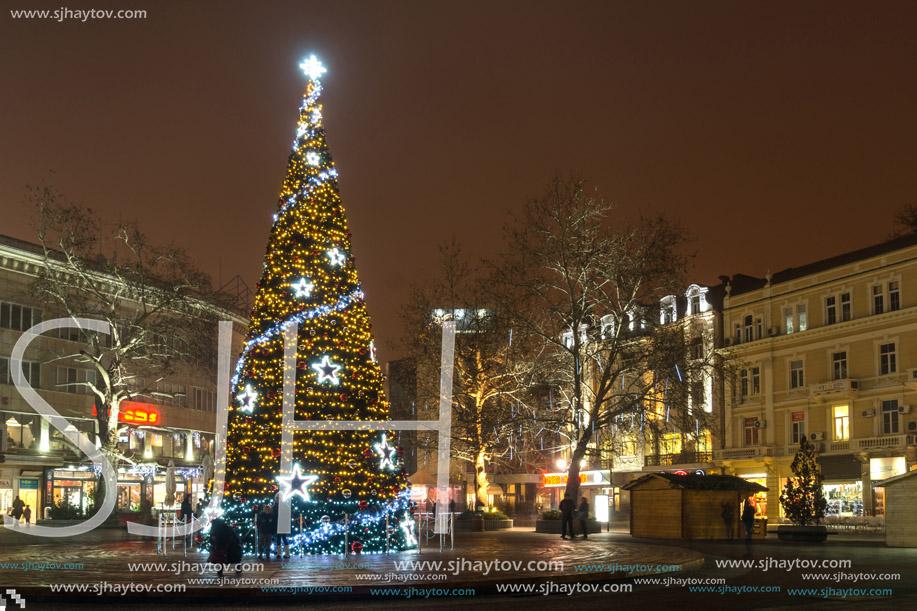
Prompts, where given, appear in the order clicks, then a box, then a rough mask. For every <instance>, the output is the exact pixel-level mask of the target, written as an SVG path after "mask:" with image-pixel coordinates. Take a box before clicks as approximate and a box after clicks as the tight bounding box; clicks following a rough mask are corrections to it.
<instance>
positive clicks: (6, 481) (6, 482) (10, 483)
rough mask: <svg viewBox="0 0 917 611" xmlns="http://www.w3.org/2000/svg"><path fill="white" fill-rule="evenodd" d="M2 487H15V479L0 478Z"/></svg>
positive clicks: (0, 486)
mask: <svg viewBox="0 0 917 611" xmlns="http://www.w3.org/2000/svg"><path fill="white" fill-rule="evenodd" d="M0 488H9V489H10V490H12V489H13V480H11V479H0Z"/></svg>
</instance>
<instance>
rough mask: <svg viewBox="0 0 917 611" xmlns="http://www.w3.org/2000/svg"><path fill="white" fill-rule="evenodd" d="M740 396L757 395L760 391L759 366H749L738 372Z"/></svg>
mask: <svg viewBox="0 0 917 611" xmlns="http://www.w3.org/2000/svg"><path fill="white" fill-rule="evenodd" d="M739 379H740V380H741V387H742V396H743V397H747V396H749V395H757V394H760V393H761V368H760V367H749V368H748V369H743V370H742V371H741V373H740V378H739Z"/></svg>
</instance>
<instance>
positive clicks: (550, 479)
mask: <svg viewBox="0 0 917 611" xmlns="http://www.w3.org/2000/svg"><path fill="white" fill-rule="evenodd" d="M567 481H568V476H567V474H566V473H543V474H542V476H541V487H542V488H544V489H545V490H546V491H547V490H550V491H552V492H551V503H552V506H553V507H557V505H558V503H560V501H561V499H562V498H563V490H564V489H565V488H566V487H567ZM579 481H580V495H581V496H585V497H586V498H587V499H588V501H589V504H590V506H592V508H593V511H594V508H595V496H596V495H597V494H605V495H609V494H610V493H609V491H610V489H611V472H610V471H581V472H580V474H579ZM612 494H613V493H612ZM576 502H577V503H579V499H576ZM607 502H608V501H606V503H607Z"/></svg>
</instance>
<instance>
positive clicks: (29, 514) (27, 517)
mask: <svg viewBox="0 0 917 611" xmlns="http://www.w3.org/2000/svg"><path fill="white" fill-rule="evenodd" d="M22 517H23V518H25V525H26V526H28V525H29V522H31V521H32V508H31V507H29V506H28V505H26V506H25V509H23V510H22Z"/></svg>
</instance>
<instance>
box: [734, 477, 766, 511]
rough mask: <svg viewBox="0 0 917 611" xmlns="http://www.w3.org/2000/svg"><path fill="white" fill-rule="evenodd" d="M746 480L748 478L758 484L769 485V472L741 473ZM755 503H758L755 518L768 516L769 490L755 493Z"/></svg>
mask: <svg viewBox="0 0 917 611" xmlns="http://www.w3.org/2000/svg"><path fill="white" fill-rule="evenodd" d="M739 477H741V478H742V479H744V480H747V481H749V482H751V483H753V484H758V485H759V486H764V487H766V486H767V473H749V474H746V475H740V476H739ZM755 504H756V505H757V511H756V512H755V518H758V519H760V518H766V517H767V490H762V491H759V492H756V493H755Z"/></svg>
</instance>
